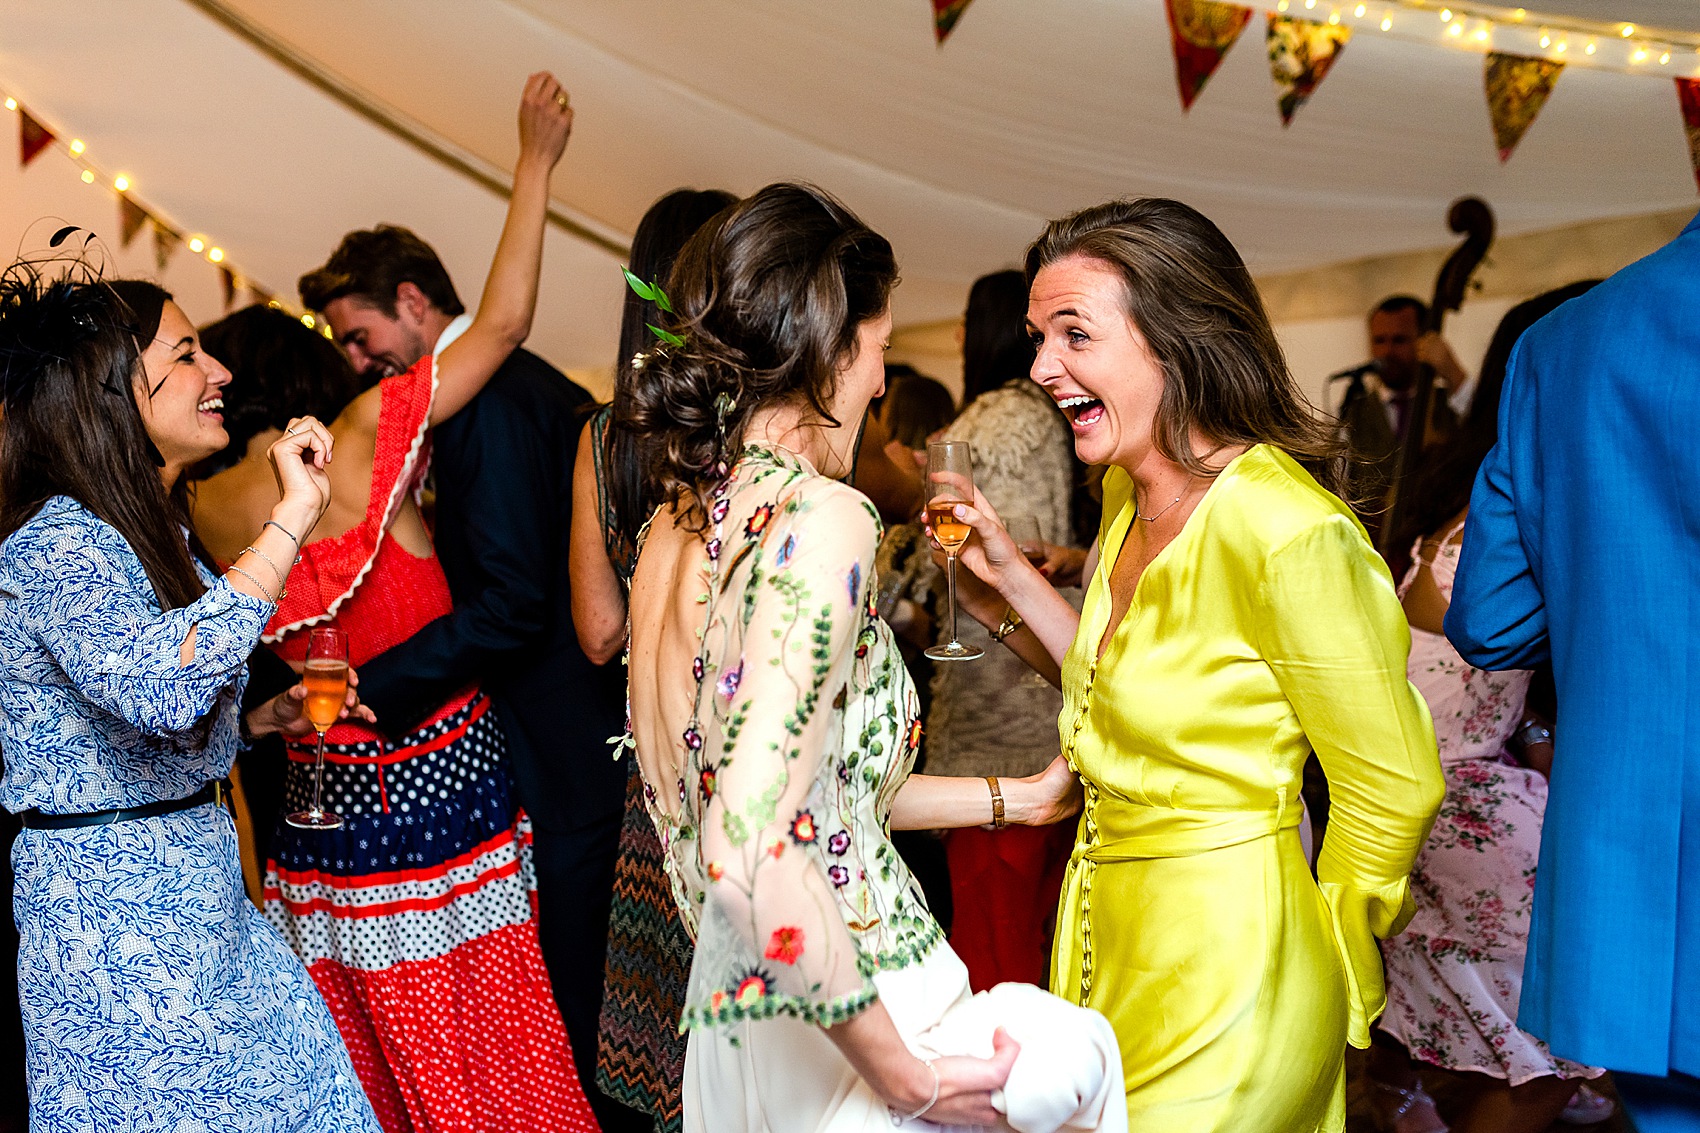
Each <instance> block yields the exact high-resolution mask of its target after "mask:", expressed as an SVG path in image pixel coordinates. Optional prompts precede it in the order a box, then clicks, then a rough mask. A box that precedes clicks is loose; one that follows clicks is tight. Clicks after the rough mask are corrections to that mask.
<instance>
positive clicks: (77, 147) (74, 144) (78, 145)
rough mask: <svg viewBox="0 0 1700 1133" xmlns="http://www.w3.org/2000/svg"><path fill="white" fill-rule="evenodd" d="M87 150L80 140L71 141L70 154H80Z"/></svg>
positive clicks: (73, 139)
mask: <svg viewBox="0 0 1700 1133" xmlns="http://www.w3.org/2000/svg"><path fill="white" fill-rule="evenodd" d="M87 148H88V147H87V146H85V145H83V139H81V138H72V139H71V152H72V153H82V152H83V151H84V150H85V149H87Z"/></svg>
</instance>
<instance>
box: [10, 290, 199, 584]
mask: <svg viewBox="0 0 1700 1133" xmlns="http://www.w3.org/2000/svg"><path fill="white" fill-rule="evenodd" d="M170 299H171V295H170V293H169V292H167V291H166V290H165V289H163V288H161V287H159V286H158V285H157V284H153V283H148V282H146V281H144V280H137V279H123V280H115V281H110V282H108V281H101V280H100V279H98V278H96V277H95V275H94V273H93V271H92V269H86V268H80V267H78V266H75V265H74V266H73V268H72V276H71V277H68V278H53V279H50V278H48V277H47V276H46V275H45V274H44V273H43V272H42V271H41V270H40V268H39V267H38V266H37V265H34V264H30V263H23V262H20V263H17V264H14V265H13V266H12V267H11V269H10V270H8V271H7V272H6V274H5V276H4V278H3V279H0V386H3V396H4V405H5V415H4V426H3V427H0V540H4V539H7V538H10V537H11V535H12V533H13V532H15V531H17V530H18V528H20V527H22V526H23V525H24V524H26V523H28V522H29V521H30V520H31V519H32V518H34V516H35V514H36V513H37V512H39V511H40V510H41V507H42V505H43V504H45V503H46V502H47V501H48V500H50V499H52V498H53V497H54V496H69V497H70V498H72V499H74V500H76V501H77V502H78V503H80V504H82V505H83V506H84V507H85V508H87V509H88V510H89V511H90V512H92V513H94V514H95V515H96V516H97V517H99V518H100V519H101V520H103V521H104V522H106V523H107V524H109V525H111V526H112V527H113V528H114V529H115V530H116V531H117V532H118V533H119V534H120V535H122V536H123V537H124V540H125V542H127V543H128V544H129V545H130V549H131V550H132V551H134V552H135V553H136V557H137V558H139V559H140V560H141V562H142V567H143V569H144V570H146V571H147V576H148V581H149V582H150V583H152V584H153V589H154V594H155V595H156V597H157V598H158V599H159V604H160V608H161V609H165V610H171V609H176V608H178V607H181V606H187V605H189V604H190V603H191V602H193V601H195V599H197V598H199V597H200V596H201V595H202V594H203V593H205V589H206V588H205V587H204V586H203V585H202V583H201V580H200V576H199V575H197V574H196V573H195V567H194V563H193V561H192V559H191V549H190V546H189V545H188V544H186V543H185V542H184V539H183V531H184V529H185V528H187V527H188V526H189V506H188V488H187V483H186V480H185V479H184V478H181V477H180V478H179V479H178V482H177V484H176V485H175V486H174V487H173V488H172V490H171V491H170V492H167V491H166V488H165V484H164V482H163V481H162V480H161V479H160V474H159V472H160V464H161V460H160V456H159V450H158V449H157V448H155V447H154V443H153V441H152V440H151V439H150V438H149V436H148V432H147V426H146V425H145V424H144V423H143V421H142V415H141V411H140V410H139V409H138V408H137V407H136V389H137V386H138V385H139V384H140V383H143V382H145V378H144V376H143V373H142V353H143V351H145V350H146V349H147V347H148V345H149V344H150V343H152V342H153V340H154V337H155V336H156V335H158V333H159V322H160V315H161V314H162V312H163V311H164V310H165V304H166V303H167V302H168V301H170ZM195 550H196V553H201V552H200V548H199V546H198V544H197V545H196V548H195Z"/></svg>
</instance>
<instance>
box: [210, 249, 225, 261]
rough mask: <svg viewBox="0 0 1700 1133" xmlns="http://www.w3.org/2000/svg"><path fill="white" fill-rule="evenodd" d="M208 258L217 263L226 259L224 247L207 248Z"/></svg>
mask: <svg viewBox="0 0 1700 1133" xmlns="http://www.w3.org/2000/svg"><path fill="white" fill-rule="evenodd" d="M207 259H209V260H211V261H212V262H213V263H215V264H216V263H222V262H223V261H224V249H223V248H208V249H207Z"/></svg>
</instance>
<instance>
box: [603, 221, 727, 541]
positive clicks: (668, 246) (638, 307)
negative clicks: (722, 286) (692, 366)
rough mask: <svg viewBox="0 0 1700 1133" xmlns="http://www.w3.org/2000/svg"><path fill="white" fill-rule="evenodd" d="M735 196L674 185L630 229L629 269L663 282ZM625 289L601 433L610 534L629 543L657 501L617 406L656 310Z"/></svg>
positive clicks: (626, 393) (634, 378)
mask: <svg viewBox="0 0 1700 1133" xmlns="http://www.w3.org/2000/svg"><path fill="white" fill-rule="evenodd" d="M737 201H738V198H737V197H735V196H733V195H732V194H731V193H728V192H726V191H725V190H723V189H675V190H673V191H672V192H671V193H668V194H667V195H666V196H664V197H662V198H661V199H660V200H658V201H656V202H655V203H654V204H652V205H650V206H649V211H647V212H645V213H644V214H643V219H642V220H640V221H639V222H638V226H637V231H636V232H635V233H633V234H632V254H631V264H630V270H631V273H632V274H633V275H635V276H637V277H638V278H639V279H641V280H643V281H644V282H645V283H656V282H659V283H662V284H665V282H666V280H667V277H668V275H669V274H670V273H671V272H672V270H673V261H674V260H676V259H677V258H678V256H679V249H680V248H683V247H684V246H685V241H687V240H689V239H690V238H691V237H692V236H693V235H695V234H696V231H697V229H699V228H701V227H702V226H703V225H704V224H706V223H708V221H709V220H710V219H711V218H713V217H714V215H715V214H716V213H718V212H720V211H722V210H723V209H725V208H727V207H729V206H731V205H733V204H736V203H737ZM663 289H665V287H664V288H663ZM625 294H626V302H625V307H624V309H622V311H621V312H620V353H619V356H618V357H617V358H616V359H615V360H614V394H613V398H612V400H613V403H614V406H615V415H614V421H613V423H612V426H611V427H610V428H609V429H608V430H607V432H606V433H605V434H604V435H603V441H602V444H603V454H602V466H603V468H604V469H605V472H604V481H605V483H604V488H605V490H606V492H607V495H608V506H609V508H610V509H611V510H612V511H613V520H614V530H615V537H616V538H617V539H618V540H619V541H620V542H622V543H624V544H625V545H626V546H627V547H631V546H633V545H635V543H636V542H637V534H638V531H639V530H640V529H641V528H642V527H643V525H644V522H645V521H646V520H647V519H648V518H649V516H650V513H651V512H653V511H654V510H655V505H656V504H657V503H659V502H660V501H659V500H655V499H652V498H651V497H650V495H649V493H648V491H647V490H646V488H645V477H644V468H643V458H642V456H641V454H640V453H639V451H638V450H639V446H638V441H637V438H636V437H634V436H633V435H632V434H631V433H630V432H629V431H628V430H627V429H625V428H624V427H623V426H622V425H621V424H620V407H621V406H623V405H626V404H628V403H629V402H630V401H631V397H632V391H633V389H634V388H635V387H636V385H637V383H638V381H639V380H640V378H641V375H640V374H639V372H638V371H637V370H634V369H633V368H632V359H633V358H634V357H636V356H637V355H639V354H642V353H643V352H644V351H646V350H648V349H650V348H651V347H652V346H654V345H655V335H654V334H653V333H652V332H651V331H650V329H649V327H648V325H647V324H649V323H653V322H655V321H656V320H657V319H658V318H659V317H660V312H659V311H658V310H657V309H656V307H655V304H653V303H651V302H650V301H649V300H647V299H644V298H642V297H641V296H639V295H638V294H637V292H635V291H633V290H632V289H631V288H629V287H628V288H626V289H625Z"/></svg>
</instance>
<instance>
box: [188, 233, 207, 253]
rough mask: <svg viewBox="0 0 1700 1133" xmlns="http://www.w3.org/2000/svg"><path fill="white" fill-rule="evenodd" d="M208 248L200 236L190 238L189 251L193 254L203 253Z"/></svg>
mask: <svg viewBox="0 0 1700 1133" xmlns="http://www.w3.org/2000/svg"><path fill="white" fill-rule="evenodd" d="M206 246H207V242H206V241H205V240H202V239H201V238H200V237H199V236H191V237H189V250H190V251H191V252H199V251H202V250H203V249H205V248H206Z"/></svg>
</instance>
